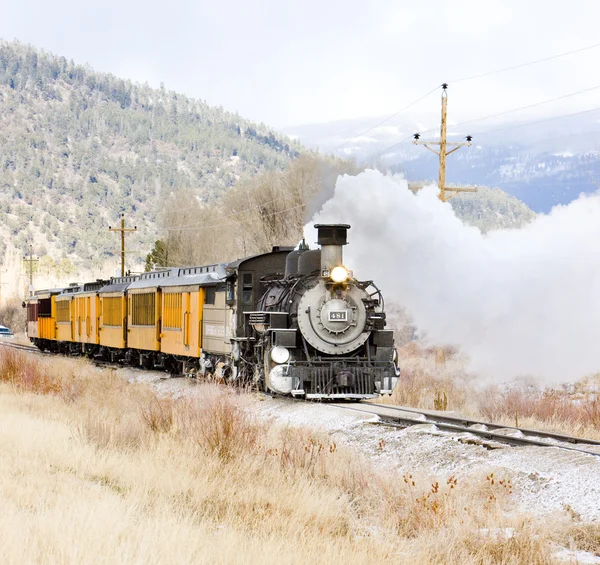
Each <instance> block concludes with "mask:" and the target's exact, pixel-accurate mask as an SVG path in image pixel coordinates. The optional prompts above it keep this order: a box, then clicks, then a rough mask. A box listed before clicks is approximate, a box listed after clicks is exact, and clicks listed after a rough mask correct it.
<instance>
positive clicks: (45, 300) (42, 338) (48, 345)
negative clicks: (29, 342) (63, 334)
mask: <svg viewBox="0 0 600 565" xmlns="http://www.w3.org/2000/svg"><path fill="white" fill-rule="evenodd" d="M61 292H62V289H53V290H42V291H38V292H37V293H36V294H35V301H36V302H37V338H34V343H35V344H36V345H38V346H39V347H40V349H42V350H45V349H50V350H55V349H57V341H56V302H55V298H56V296H58V295H59V294H60V293H61ZM35 340H37V341H35Z"/></svg>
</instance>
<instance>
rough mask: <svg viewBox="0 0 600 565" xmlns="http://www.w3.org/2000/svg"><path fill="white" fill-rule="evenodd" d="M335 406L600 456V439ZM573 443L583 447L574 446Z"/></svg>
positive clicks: (398, 422)
mask: <svg viewBox="0 0 600 565" xmlns="http://www.w3.org/2000/svg"><path fill="white" fill-rule="evenodd" d="M333 406H336V407H338V408H343V409H347V410H355V411H357V412H363V413H368V414H374V415H376V416H378V417H379V419H380V423H381V424H382V425H387V426H397V427H402V428H406V427H410V426H417V425H419V426H422V425H432V426H435V429H437V430H440V431H446V432H454V433H460V434H471V435H472V436H476V437H478V438H482V439H484V440H487V441H491V442H497V443H503V444H507V445H511V446H519V445H520V446H527V445H529V446H535V447H554V448H558V449H564V450H568V451H575V452H578V453H585V454H587V455H593V456H595V457H600V441H597V440H593V439H584V438H579V437H573V436H567V435H563V434H554V433H551V432H544V431H538V430H531V429H524V428H516V427H512V426H503V425H501V424H491V423H488V422H481V421H479V420H471V419H469V418H462V417H459V416H448V415H446V414H439V413H436V412H431V411H427V410H417V409H414V408H404V407H401V406H389V405H386V404H371V403H360V404H343V403H335V404H333ZM573 444H577V445H580V446H586V447H588V449H584V448H583V447H573Z"/></svg>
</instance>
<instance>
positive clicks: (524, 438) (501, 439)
mask: <svg viewBox="0 0 600 565" xmlns="http://www.w3.org/2000/svg"><path fill="white" fill-rule="evenodd" d="M0 346H2V347H7V348H11V349H17V350H20V351H29V352H31V353H38V354H49V353H47V352H42V351H40V350H39V349H38V348H37V347H34V346H32V345H22V344H19V343H11V342H8V341H0ZM91 361H92V362H93V363H94V364H96V365H99V366H101V367H107V368H115V367H124V365H119V364H116V363H108V362H105V361H96V360H93V359H92V360H91ZM129 368H132V369H136V367H129ZM156 372H161V371H156ZM165 378H169V377H165ZM328 405H330V406H336V407H338V408H342V409H345V410H354V411H356V412H362V413H368V414H373V415H376V416H378V417H379V419H380V423H381V424H383V425H387V426H396V427H402V428H406V427H410V426H417V425H433V426H435V428H436V429H437V430H440V431H447V432H454V433H461V434H471V435H472V436H476V437H479V438H482V439H484V440H487V441H492V442H497V443H502V444H507V445H511V446H519V445H520V446H526V445H529V446H535V447H554V448H558V449H564V450H568V451H575V452H578V453H585V454H587V455H593V456H595V457H600V441H598V440H593V439H585V438H580V437H574V436H567V435H564V434H556V433H552V432H545V431H541V430H532V429H527V428H516V427H514V426H504V425H502V424H492V423H489V422H482V421H480V420H472V419H470V418H463V417H462V416H450V415H447V414H440V413H437V412H432V411H428V410H419V409H415V408H406V407H403V406H392V405H387V404H375V403H371V402H354V403H331V404H328ZM573 445H579V446H587V447H588V448H589V449H583V448H582V447H573Z"/></svg>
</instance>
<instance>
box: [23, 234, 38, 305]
mask: <svg viewBox="0 0 600 565" xmlns="http://www.w3.org/2000/svg"><path fill="white" fill-rule="evenodd" d="M23 260H24V261H27V262H28V263H29V296H33V264H34V263H37V262H38V261H39V259H34V258H33V245H32V244H31V243H30V244H29V258H27V256H25V257H23Z"/></svg>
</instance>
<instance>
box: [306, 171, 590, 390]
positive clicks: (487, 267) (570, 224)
mask: <svg viewBox="0 0 600 565" xmlns="http://www.w3.org/2000/svg"><path fill="white" fill-rule="evenodd" d="M316 222H318V223H349V224H351V225H352V230H351V232H349V245H348V246H347V247H346V249H345V258H344V262H345V264H346V266H347V267H348V268H350V269H352V270H353V271H354V274H355V276H356V277H357V278H359V279H363V280H364V279H373V280H374V281H375V283H376V284H377V285H378V286H379V287H380V288H381V290H382V291H383V295H384V297H385V298H386V300H388V301H389V300H393V301H395V302H398V303H399V304H401V305H403V306H405V307H406V308H408V310H409V311H410V313H411V314H412V316H413V318H414V322H415V324H416V326H417V327H418V328H419V330H420V331H421V332H424V333H425V334H426V335H427V337H428V339H429V340H430V341H431V342H432V343H438V344H454V345H457V346H459V347H460V348H461V349H462V350H463V351H464V352H465V353H467V354H468V355H469V357H470V360H471V369H472V370H474V371H476V372H477V373H479V374H480V375H483V376H487V377H495V378H501V379H507V378H512V377H516V376H520V375H534V376H539V377H543V378H544V380H545V382H546V383H548V384H556V383H559V382H567V381H570V380H573V379H576V378H579V377H582V376H583V375H585V374H589V373H592V372H594V371H598V370H600V347H599V345H598V343H599V340H600V195H593V196H581V197H580V198H579V199H578V200H576V201H574V202H572V203H571V204H569V205H568V206H559V207H556V208H554V209H553V210H552V212H551V213H550V214H549V215H547V216H539V217H537V219H536V220H535V221H533V222H532V223H530V224H529V225H527V226H525V227H523V228H521V229H512V230H498V231H492V232H489V233H487V234H485V235H483V234H482V233H481V232H480V231H479V230H478V229H477V228H474V227H469V226H466V225H464V224H463V223H462V222H461V220H460V219H459V218H457V216H456V215H455V214H454V211H453V210H452V207H451V206H450V204H449V203H444V202H441V201H440V200H439V199H438V198H437V188H436V187H433V186H430V187H426V188H424V189H422V190H420V191H419V192H418V193H413V192H412V191H410V190H409V189H408V186H407V183H406V181H405V180H404V179H402V178H401V177H399V176H384V175H382V174H381V173H380V172H378V171H372V170H368V171H365V172H364V173H362V174H360V175H358V176H356V177H349V176H343V177H340V178H339V179H338V182H337V185H336V189H335V193H334V196H333V198H332V199H330V200H329V201H327V202H326V203H325V204H324V205H323V207H322V209H321V211H320V212H319V213H317V214H316V215H315V217H314V218H313V219H312V220H311V222H310V223H309V224H307V226H306V228H305V234H306V238H307V242H309V243H311V242H313V241H316V234H315V233H314V230H313V229H312V224H313V223H316Z"/></svg>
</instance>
